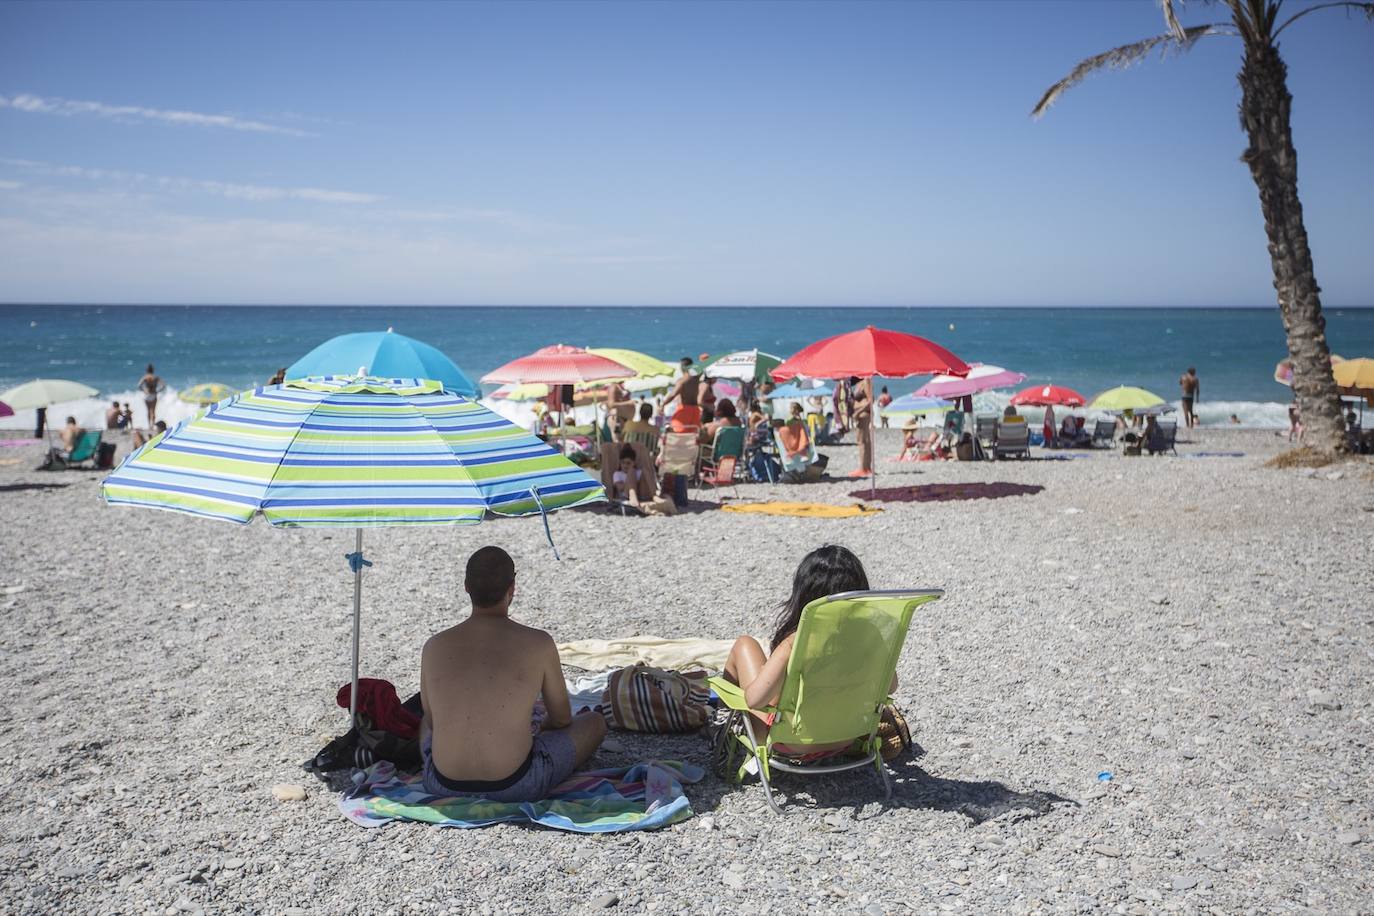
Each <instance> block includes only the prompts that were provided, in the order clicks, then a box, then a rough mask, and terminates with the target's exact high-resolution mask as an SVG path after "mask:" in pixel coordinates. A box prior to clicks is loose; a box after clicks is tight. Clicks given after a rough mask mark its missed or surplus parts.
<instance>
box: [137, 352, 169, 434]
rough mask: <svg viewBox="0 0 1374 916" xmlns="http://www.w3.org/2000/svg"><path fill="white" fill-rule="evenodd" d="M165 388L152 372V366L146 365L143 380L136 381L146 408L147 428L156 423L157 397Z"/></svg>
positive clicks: (150, 364)
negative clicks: (146, 368) (146, 369)
mask: <svg viewBox="0 0 1374 916" xmlns="http://www.w3.org/2000/svg"><path fill="white" fill-rule="evenodd" d="M166 387H167V386H166V385H164V384H163V383H162V379H161V378H159V377H158V375H157V373H156V372H154V371H153V364H152V363H149V364H148V371H147V372H145V373H143V378H141V379H139V380H138V390H139V391H141V392H143V406H144V407H146V408H148V428H149V429H152V428H153V424H154V423H156V422H157V396H158V395H159V394H161V393H162V392H163V390H164V389H165V388H166Z"/></svg>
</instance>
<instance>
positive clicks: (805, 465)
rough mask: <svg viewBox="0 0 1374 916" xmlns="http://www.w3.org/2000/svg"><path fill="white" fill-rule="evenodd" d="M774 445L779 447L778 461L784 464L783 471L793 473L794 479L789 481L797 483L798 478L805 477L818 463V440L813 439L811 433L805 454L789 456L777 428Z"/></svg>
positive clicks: (774, 434)
mask: <svg viewBox="0 0 1374 916" xmlns="http://www.w3.org/2000/svg"><path fill="white" fill-rule="evenodd" d="M773 447H774V448H775V449H777V452H778V461H779V463H781V464H782V472H783V473H784V474H791V475H793V478H794V479H793V480H790V481H788V482H789V483H795V482H796V480H798V479H804V478H805V477H806V474H807V471H808V470H809V469H810V468H811V466H812V465H814V464H815V463H816V440H815V439H812V438H811V437H810V435H809V434H808V436H807V443H806V452H805V454H798V455H794V456H792V457H791V458H788V457H787V449H786V448H784V447H783V444H782V439H781V438H779V436H778V431H777V430H776V429H775V430H773Z"/></svg>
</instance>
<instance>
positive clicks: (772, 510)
mask: <svg viewBox="0 0 1374 916" xmlns="http://www.w3.org/2000/svg"><path fill="white" fill-rule="evenodd" d="M721 508H722V509H724V510H725V511H726V512H758V513H760V514H763V515H795V516H797V517H798V518H851V517H853V516H855V515H877V514H878V513H879V512H881V511H883V510H882V509H874V508H870V507H868V506H865V505H862V504H855V505H853V506H828V505H826V504H825V503H784V502H767V503H731V504H729V505H726V506H721Z"/></svg>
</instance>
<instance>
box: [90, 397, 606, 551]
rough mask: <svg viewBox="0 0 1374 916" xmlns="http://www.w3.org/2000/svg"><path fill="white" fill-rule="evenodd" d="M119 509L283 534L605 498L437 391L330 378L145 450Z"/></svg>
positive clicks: (497, 424)
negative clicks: (255, 523)
mask: <svg viewBox="0 0 1374 916" xmlns="http://www.w3.org/2000/svg"><path fill="white" fill-rule="evenodd" d="M101 492H102V493H103V495H104V497H105V500H106V502H108V503H110V504H112V505H134V506H148V507H151V508H155V509H171V510H175V511H178V512H187V513H190V514H192V515H203V516H206V517H208V518H216V519H224V520H228V521H234V522H240V523H247V522H249V521H252V519H253V517H254V516H255V515H257V514H261V515H262V516H263V517H264V518H265V519H267V521H268V523H269V524H272V525H277V526H285V527H306V526H345V527H374V526H384V525H460V524H472V523H476V522H479V521H481V520H482V518H483V516H484V515H485V514H486V513H487V512H488V511H490V512H493V513H496V514H498V515H529V514H531V513H534V512H539V511H540V510H541V508H542V509H561V508H565V507H567V506H576V505H581V504H582V503H587V502H593V501H596V500H601V499H604V498H605V491H604V490H603V489H602V487H601V485H600V483H598V482H597V481H595V480H593V479H592V478H591V477H590V476H589V475H588V474H587V473H586V472H585V471H583V470H582V469H581V468H579V467H577V466H576V465H574V464H573V463H572V462H570V461H568V460H567V459H566V458H564V457H563V456H561V455H559V454H558V453H557V452H556V451H554V450H553V449H552V448H550V447H549V446H547V445H545V444H544V443H543V442H541V441H540V440H539V439H537V438H535V437H534V436H532V435H531V434H530V433H528V432H526V431H525V430H523V429H521V428H520V427H518V426H515V425H514V424H512V423H511V422H509V421H508V420H506V419H504V418H502V417H500V416H498V415H497V414H495V413H492V412H491V411H490V410H487V409H486V408H485V407H483V406H482V405H481V404H478V403H476V402H475V401H469V400H468V399H466V398H464V397H462V396H460V395H454V394H448V393H446V392H445V391H444V390H443V388H442V386H441V385H440V384H439V383H438V382H435V381H426V380H417V379H377V378H350V377H336V376H321V377H316V378H309V379H305V380H302V381H292V382H287V383H286V384H284V385H274V386H271V387H266V388H256V389H254V390H252V391H244V392H241V393H240V394H238V395H235V396H234V397H231V398H229V399H228V400H227V401H225V402H223V403H221V404H218V405H214V406H212V407H210V408H209V409H208V410H205V411H201V412H200V413H198V414H196V415H195V416H194V417H192V418H191V419H190V420H187V421H186V422H184V423H182V424H180V425H179V426H177V427H175V428H173V429H170V430H168V431H167V432H165V433H163V434H162V435H160V436H157V437H155V438H154V439H153V440H152V441H151V442H149V443H148V444H147V445H145V446H143V447H142V448H141V449H139V450H138V451H136V452H134V453H133V454H132V455H130V456H129V457H128V458H126V459H125V460H124V462H123V463H122V464H121V465H120V466H119V468H118V469H117V470H115V472H114V473H112V474H110V475H109V476H108V477H106V478H105V481H104V483H103V484H102V485H101Z"/></svg>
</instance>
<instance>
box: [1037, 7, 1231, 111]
mask: <svg viewBox="0 0 1374 916" xmlns="http://www.w3.org/2000/svg"><path fill="white" fill-rule="evenodd" d="M1234 34H1235V32H1234V31H1232V29H1231V28H1230V27H1229V26H1227V25H1226V24H1225V23H1220V22H1213V23H1211V24H1209V25H1194V26H1189V27H1188V28H1186V29H1184V30H1183V37H1182V38H1177V37H1175V36H1174V34H1173V33H1172V32H1166V33H1164V34H1163V35H1156V36H1154V37H1153V38H1147V39H1145V40H1144V41H1137V42H1135V43H1134V44H1129V45H1122V46H1121V47H1119V48H1112V49H1111V50H1110V51H1104V52H1103V53H1101V54H1098V55H1096V56H1094V57H1089V58H1088V59H1087V60H1085V61H1083V62H1082V63H1080V64H1079V65H1078V66H1077V67H1074V68H1073V70H1071V71H1069V75H1068V76H1066V77H1064V78H1063V79H1062V80H1060V81H1059V82H1057V83H1055V84H1054V85H1053V86H1051V87H1050V88H1049V89H1046V90H1045V94H1044V95H1043V96H1041V97H1040V101H1039V102H1038V103H1037V104H1036V106H1035V108H1034V109H1032V110H1031V117H1032V118H1038V117H1040V116H1041V115H1043V114H1044V113H1045V112H1046V111H1048V110H1049V107H1050V106H1051V105H1053V104H1054V103H1055V102H1056V101H1058V100H1059V97H1060V96H1061V95H1063V94H1064V93H1065V92H1067V91H1068V90H1069V89H1072V88H1073V87H1074V86H1076V85H1078V84H1079V83H1081V82H1083V80H1084V79H1086V78H1087V77H1088V75H1089V74H1091V73H1094V72H1096V71H1098V70H1104V69H1112V70H1125V69H1126V68H1127V67H1131V66H1133V65H1135V64H1138V63H1140V62H1141V61H1142V60H1144V59H1145V58H1146V57H1148V56H1149V54H1150V52H1151V51H1153V50H1154V49H1155V48H1159V49H1160V53H1161V55H1162V56H1168V55H1169V54H1176V53H1182V52H1183V51H1187V50H1188V49H1190V48H1191V47H1192V46H1193V45H1194V44H1195V43H1196V42H1197V40H1198V39H1199V38H1204V37H1206V36H1208V35H1234Z"/></svg>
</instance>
